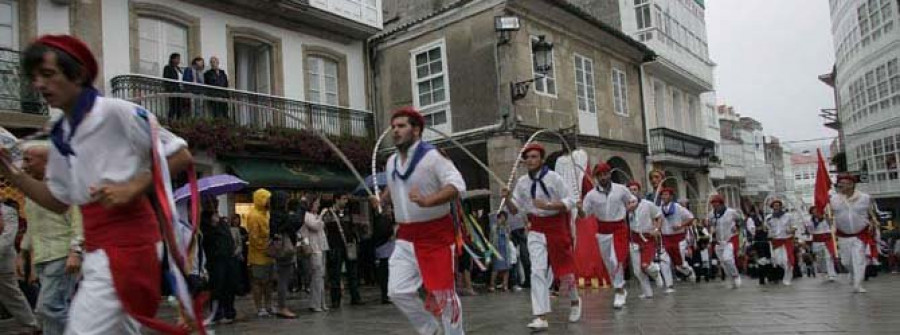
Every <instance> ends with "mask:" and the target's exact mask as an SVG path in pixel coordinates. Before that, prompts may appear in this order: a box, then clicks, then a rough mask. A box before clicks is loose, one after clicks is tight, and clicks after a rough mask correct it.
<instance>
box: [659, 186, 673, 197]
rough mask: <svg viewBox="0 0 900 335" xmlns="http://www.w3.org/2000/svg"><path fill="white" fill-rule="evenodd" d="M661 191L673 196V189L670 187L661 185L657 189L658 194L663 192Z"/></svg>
mask: <svg viewBox="0 0 900 335" xmlns="http://www.w3.org/2000/svg"><path fill="white" fill-rule="evenodd" d="M663 193H668V194H669V195H672V196H674V195H675V190H674V189H672V188H671V187H663V188H662V189H661V190H659V194H663Z"/></svg>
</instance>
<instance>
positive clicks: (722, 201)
mask: <svg viewBox="0 0 900 335" xmlns="http://www.w3.org/2000/svg"><path fill="white" fill-rule="evenodd" d="M717 202H718V203H720V204H725V198H724V197H722V195H721V194H713V196H712V197H711V198H710V199H709V203H711V204H714V203H717Z"/></svg>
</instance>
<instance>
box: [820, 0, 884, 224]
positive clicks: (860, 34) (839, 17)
mask: <svg viewBox="0 0 900 335" xmlns="http://www.w3.org/2000/svg"><path fill="white" fill-rule="evenodd" d="M829 3H830V5H831V32H832V36H833V38H834V49H835V53H836V55H835V59H836V64H835V71H834V73H833V75H832V78H830V79H831V80H832V81H833V83H832V85H833V86H834V88H835V91H836V96H837V97H836V108H837V111H836V120H835V121H837V123H838V124H839V126H840V131H841V142H842V143H841V144H842V145H841V147H842V148H843V150H844V152H843V155H842V156H844V159H845V160H846V165H847V169H848V170H849V171H851V172H853V173H856V174H858V175H861V176H864V177H863V178H862V179H863V181H865V182H863V183H861V184H860V185H859V188H860V190H861V191H863V192H866V193H869V194H871V195H872V196H873V197H874V198H875V199H876V201H877V202H878V204H879V206H880V207H881V208H882V209H888V210H890V211H893V212H894V215H897V213H900V164H898V163H897V162H898V159H900V157H898V155H900V150H898V149H897V148H900V2H897V1H896V0H846V1H836V0H831V1H829ZM836 155H838V156H841V153H837V154H836Z"/></svg>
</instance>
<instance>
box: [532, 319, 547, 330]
mask: <svg viewBox="0 0 900 335" xmlns="http://www.w3.org/2000/svg"><path fill="white" fill-rule="evenodd" d="M528 328H531V329H532V330H544V329H547V328H550V324H549V323H547V320H544V319H541V318H534V320H533V321H531V323H529V324H528Z"/></svg>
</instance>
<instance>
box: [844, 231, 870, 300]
mask: <svg viewBox="0 0 900 335" xmlns="http://www.w3.org/2000/svg"><path fill="white" fill-rule="evenodd" d="M838 250H840V253H841V264H843V265H844V267H846V268H847V270H849V271H850V284H851V285H853V287H854V288H860V287H862V281H863V279H865V277H866V265H868V264H869V258H868V256H867V255H868V252H869V246H867V245H866V244H865V243H863V241H860V240H859V238H856V237H838Z"/></svg>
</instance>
